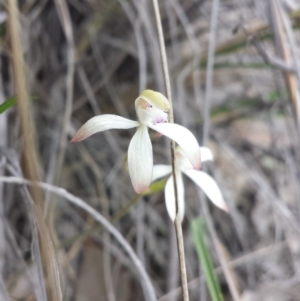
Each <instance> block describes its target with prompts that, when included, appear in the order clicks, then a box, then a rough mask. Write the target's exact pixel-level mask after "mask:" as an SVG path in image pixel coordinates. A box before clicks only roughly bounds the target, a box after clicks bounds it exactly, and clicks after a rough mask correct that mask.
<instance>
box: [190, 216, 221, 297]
mask: <svg viewBox="0 0 300 301" xmlns="http://www.w3.org/2000/svg"><path fill="white" fill-rule="evenodd" d="M204 225H205V224H204V220H203V219H201V218H196V219H193V220H192V221H191V232H192V237H193V241H194V244H195V247H196V251H197V254H198V258H199V260H200V263H201V266H202V270H203V273H204V277H205V279H206V283H207V286H208V289H209V293H210V296H211V299H212V300H213V301H224V298H223V295H222V292H221V289H220V285H219V282H218V280H217V277H216V274H215V271H214V267H213V263H212V259H211V256H210V253H209V251H208V249H207V247H206V244H205V241H204V232H205V230H204Z"/></svg>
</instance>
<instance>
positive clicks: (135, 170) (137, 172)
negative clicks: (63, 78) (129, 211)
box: [71, 90, 201, 193]
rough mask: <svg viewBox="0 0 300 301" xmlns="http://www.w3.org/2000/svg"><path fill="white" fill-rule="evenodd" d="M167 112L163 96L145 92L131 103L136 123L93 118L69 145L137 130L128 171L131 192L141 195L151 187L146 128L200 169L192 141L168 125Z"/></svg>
mask: <svg viewBox="0 0 300 301" xmlns="http://www.w3.org/2000/svg"><path fill="white" fill-rule="evenodd" d="M169 109H170V105H169V101H168V99H167V98H166V97H165V96H164V95H162V94H161V93H159V92H155V91H152V90H145V91H143V92H142V93H141V95H140V96H139V97H138V98H137V99H136V100H135V110H136V114H137V116H138V120H139V121H133V120H129V119H126V118H123V117H121V116H117V115H110V114H107V115H99V116H95V117H93V118H91V119H90V120H88V121H87V122H86V123H85V124H84V125H83V126H82V127H81V128H80V129H79V131H78V132H77V133H76V135H75V136H74V138H73V139H72V140H71V142H79V141H82V140H84V139H86V138H88V137H89V136H91V135H93V134H95V133H98V132H102V131H105V130H110V129H130V128H135V127H137V131H136V133H135V134H134V136H133V137H132V139H131V141H130V144H129V148H128V168H129V175H130V178H131V182H132V185H133V188H134V190H135V191H136V193H142V192H143V191H145V190H146V189H147V188H148V187H149V185H150V184H151V180H152V170H153V155H152V144H151V140H150V137H149V134H148V127H149V128H151V129H153V130H155V131H157V132H159V133H160V134H162V135H165V136H167V137H169V138H170V139H172V140H174V141H175V142H176V143H178V145H180V146H181V147H182V149H183V151H184V153H185V155H186V156H187V158H188V160H189V162H190V164H191V165H192V166H193V167H194V168H195V169H197V170H199V169H200V167H201V159H200V151H199V145H198V142H197V140H196V138H195V137H194V135H193V134H192V133H191V132H190V131H189V130H188V129H186V128H185V127H183V126H180V125H178V124H174V123H168V112H169Z"/></svg>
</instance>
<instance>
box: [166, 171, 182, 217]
mask: <svg viewBox="0 0 300 301" xmlns="http://www.w3.org/2000/svg"><path fill="white" fill-rule="evenodd" d="M176 184H177V196H178V207H179V208H178V209H179V210H178V213H179V217H180V220H181V222H182V221H183V217H184V185H183V180H182V173H181V172H176ZM165 202H166V207H167V211H168V214H169V216H170V218H171V220H172V221H173V222H174V221H175V218H176V202H175V193H174V182H173V176H171V177H170V178H169V179H168V181H167V184H166V187H165Z"/></svg>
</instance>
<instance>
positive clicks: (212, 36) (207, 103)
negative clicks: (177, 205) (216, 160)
mask: <svg viewBox="0 0 300 301" xmlns="http://www.w3.org/2000/svg"><path fill="white" fill-rule="evenodd" d="M219 6H220V1H219V0H214V1H213V3H212V13H211V27H210V33H209V46H208V60H207V72H206V91H205V100H204V124H203V137H202V145H203V146H205V145H206V144H207V141H208V139H209V131H210V109H211V101H212V89H213V68H214V61H215V48H216V31H217V26H218V12H219ZM198 195H199V199H203V201H202V202H201V205H202V209H203V213H204V216H205V220H206V222H207V225H208V228H209V232H210V234H211V237H212V240H213V243H214V247H215V249H216V251H217V254H218V257H219V260H220V263H221V266H222V269H223V271H224V276H225V278H226V281H227V284H228V286H229V290H230V293H231V295H232V297H233V300H234V301H238V300H239V299H240V293H239V291H238V288H237V284H236V281H235V278H234V275H233V274H232V272H231V267H230V265H229V263H228V260H227V258H226V256H225V255H224V252H223V250H222V248H221V246H220V242H219V239H218V235H217V232H216V229H215V226H214V223H213V220H212V217H211V214H210V212H209V208H208V204H207V200H206V198H205V197H201V196H203V193H202V192H201V191H199V190H198Z"/></svg>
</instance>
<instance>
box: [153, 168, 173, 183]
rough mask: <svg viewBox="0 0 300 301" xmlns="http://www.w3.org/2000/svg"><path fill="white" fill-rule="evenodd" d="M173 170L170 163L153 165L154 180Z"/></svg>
mask: <svg viewBox="0 0 300 301" xmlns="http://www.w3.org/2000/svg"><path fill="white" fill-rule="evenodd" d="M171 172H172V167H171V166H170V165H162V164H160V165H154V166H153V174H152V182H154V181H156V180H158V179H160V178H163V177H165V176H167V175H168V174H170V173H171Z"/></svg>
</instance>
